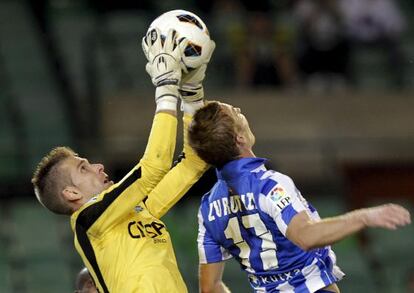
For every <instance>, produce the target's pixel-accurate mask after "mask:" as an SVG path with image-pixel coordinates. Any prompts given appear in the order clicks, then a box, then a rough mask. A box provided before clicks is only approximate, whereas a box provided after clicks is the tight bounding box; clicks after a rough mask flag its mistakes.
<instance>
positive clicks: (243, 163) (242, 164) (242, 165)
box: [216, 158, 267, 181]
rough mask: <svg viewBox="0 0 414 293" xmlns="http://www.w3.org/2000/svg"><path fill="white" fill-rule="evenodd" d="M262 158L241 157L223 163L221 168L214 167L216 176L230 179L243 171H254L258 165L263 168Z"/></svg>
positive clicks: (263, 160)
mask: <svg viewBox="0 0 414 293" xmlns="http://www.w3.org/2000/svg"><path fill="white" fill-rule="evenodd" d="M266 161H267V159H264V158H241V159H237V160H233V161H231V162H229V163H227V164H225V165H224V166H223V167H222V168H220V169H216V172H217V178H218V179H221V180H224V181H231V180H233V179H235V178H238V177H240V176H241V175H242V174H243V173H246V172H249V173H250V172H252V171H255V169H258V168H260V167H263V169H264V163H265V162H266Z"/></svg>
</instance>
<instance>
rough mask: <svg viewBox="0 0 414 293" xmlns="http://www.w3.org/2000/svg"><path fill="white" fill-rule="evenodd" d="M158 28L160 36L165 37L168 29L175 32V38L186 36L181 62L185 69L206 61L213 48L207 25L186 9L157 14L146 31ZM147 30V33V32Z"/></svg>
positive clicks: (193, 67) (195, 66)
mask: <svg viewBox="0 0 414 293" xmlns="http://www.w3.org/2000/svg"><path fill="white" fill-rule="evenodd" d="M154 28H158V29H159V30H160V31H161V38H165V37H166V35H167V33H168V31H169V30H170V29H174V30H175V31H176V32H177V39H178V40H180V39H181V38H184V37H185V38H187V39H188V41H189V43H188V45H187V47H186V48H185V50H184V56H183V57H182V62H183V63H184V65H185V67H186V68H187V70H192V69H195V68H197V67H199V66H200V65H202V64H204V63H207V62H208V61H209V59H210V57H211V54H212V50H213V49H214V47H213V45H212V42H211V40H210V34H209V32H208V29H207V26H206V25H205V24H204V22H203V21H202V20H201V18H200V17H198V16H197V15H195V14H194V13H192V12H189V11H186V10H172V11H168V12H165V13H164V14H161V15H160V16H158V17H157V18H156V19H155V20H154V21H153V22H152V23H151V25H150V27H149V29H148V32H150V31H151V30H152V29H154ZM148 32H147V33H148Z"/></svg>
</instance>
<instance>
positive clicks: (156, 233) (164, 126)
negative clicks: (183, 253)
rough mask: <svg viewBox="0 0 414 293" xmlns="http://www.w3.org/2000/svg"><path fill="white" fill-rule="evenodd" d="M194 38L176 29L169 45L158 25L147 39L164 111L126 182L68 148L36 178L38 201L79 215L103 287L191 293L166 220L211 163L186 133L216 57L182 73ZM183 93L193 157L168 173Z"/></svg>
mask: <svg viewBox="0 0 414 293" xmlns="http://www.w3.org/2000/svg"><path fill="white" fill-rule="evenodd" d="M186 43H187V41H186V40H184V41H182V42H181V43H179V44H177V42H176V38H175V34H174V33H173V32H172V31H170V32H169V33H168V35H167V37H166V39H165V41H164V42H161V36H160V32H159V31H158V30H153V31H151V32H150V33H149V34H148V35H147V36H146V37H144V39H143V48H144V52H145V55H146V57H147V58H148V61H149V62H148V64H147V66H146V69H147V72H148V73H149V74H150V76H151V78H152V82H153V84H154V85H155V87H156V90H155V101H156V114H155V117H154V120H153V124H152V129H151V133H150V136H149V140H148V144H147V147H146V150H145V153H144V156H143V157H142V159H141V160H140V161H139V163H138V164H137V165H136V166H135V167H134V168H133V169H132V170H131V171H130V172H129V173H128V174H127V175H126V176H125V177H124V178H123V179H122V180H121V181H120V182H118V183H116V184H114V183H113V182H112V181H111V180H110V179H109V177H108V175H107V174H106V173H105V171H104V167H103V165H101V164H92V163H90V162H89V161H88V160H87V159H85V158H82V157H79V156H78V155H77V154H76V153H75V152H73V151H72V150H71V149H69V148H67V147H58V148H55V149H54V150H52V151H51V152H50V153H49V154H48V155H47V156H45V157H44V158H43V159H42V160H41V162H40V163H39V165H38V167H37V169H36V171H35V173H34V175H33V179H32V183H33V185H34V189H35V194H36V196H37V198H38V200H39V201H40V202H41V203H42V204H43V205H44V206H45V207H46V208H48V209H49V210H51V211H52V212H54V213H57V214H65V215H71V227H72V229H73V232H74V234H75V240H74V243H75V247H76V250H77V251H78V253H79V254H80V256H81V257H82V260H83V262H84V264H85V265H86V267H87V268H88V270H89V272H90V274H91V276H92V278H93V280H94V282H95V285H96V287H97V288H98V290H99V292H120V293H124V292H165V289H166V288H168V291H169V292H187V289H186V286H185V284H184V282H183V279H182V277H181V274H180V272H179V269H178V266H177V263H176V259H175V255H174V251H173V247H172V244H171V238H170V236H169V233H168V231H167V229H166V227H165V225H164V223H163V222H162V221H161V220H160V218H161V217H162V216H163V215H164V214H165V213H166V212H167V211H168V210H169V209H170V208H171V207H172V206H173V205H174V204H175V203H176V202H177V201H178V200H179V199H180V198H181V197H182V196H183V195H184V194H185V193H186V192H187V191H188V189H189V188H190V187H191V186H192V185H193V184H194V183H195V182H196V181H197V180H198V179H199V178H200V176H201V175H202V174H203V172H204V171H205V170H206V167H207V165H206V164H205V163H204V162H203V161H202V160H201V159H200V158H199V157H197V156H196V155H195V153H194V152H193V150H192V149H191V148H190V147H189V146H188V144H187V136H186V134H185V133H186V129H187V127H188V124H189V122H190V120H191V115H192V113H194V111H195V110H197V109H198V108H199V107H201V106H202V105H203V99H202V86H201V82H202V80H203V78H204V72H205V69H206V64H207V63H208V61H209V60H206V62H205V65H203V66H202V67H200V68H198V69H196V70H195V71H193V72H192V73H191V74H182V69H181V64H180V60H181V57H182V54H183V49H184V48H185V46H186ZM212 48H213V49H214V43H213V46H212ZM212 51H213V50H212ZM212 51H211V53H212ZM209 56H211V54H210V55H209ZM208 59H209V58H208ZM179 90H182V91H183V94H184V93H187V95H185V98H184V100H183V101H182V109H183V111H184V115H183V116H184V117H183V120H184V153H185V158H184V159H183V160H182V161H181V162H180V163H178V164H177V165H176V166H175V167H174V168H172V169H171V170H170V171H168V170H169V169H170V167H171V164H172V157H173V154H174V148H175V140H176V131H177V130H176V127H177V118H176V107H177V102H178V97H179V96H180V94H179Z"/></svg>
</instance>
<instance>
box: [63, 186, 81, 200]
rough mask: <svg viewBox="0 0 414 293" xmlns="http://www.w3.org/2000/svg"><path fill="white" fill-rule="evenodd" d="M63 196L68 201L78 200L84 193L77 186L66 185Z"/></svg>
mask: <svg viewBox="0 0 414 293" xmlns="http://www.w3.org/2000/svg"><path fill="white" fill-rule="evenodd" d="M62 196H63V198H64V199H66V200H67V201H77V200H79V199H81V198H82V193H81V191H80V190H79V189H78V188H76V187H75V186H66V187H65V188H64V189H63V191H62Z"/></svg>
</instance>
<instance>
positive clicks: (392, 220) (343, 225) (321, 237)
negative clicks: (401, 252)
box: [286, 204, 411, 250]
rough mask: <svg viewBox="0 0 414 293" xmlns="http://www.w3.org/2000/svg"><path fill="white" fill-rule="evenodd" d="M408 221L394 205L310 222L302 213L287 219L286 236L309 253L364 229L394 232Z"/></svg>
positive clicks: (405, 214) (408, 218)
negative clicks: (370, 228) (383, 229)
mask: <svg viewBox="0 0 414 293" xmlns="http://www.w3.org/2000/svg"><path fill="white" fill-rule="evenodd" d="M410 222H411V219H410V213H409V212H408V210H406V209H405V208H403V207H402V206H399V205H395V204H386V205H381V206H377V207H372V208H365V209H360V210H355V211H352V212H349V213H346V214H343V215H340V216H337V217H332V218H326V219H322V220H320V221H314V220H312V219H311V218H310V217H309V216H308V214H307V213H306V211H302V212H300V213H298V214H297V215H296V216H294V217H293V219H292V220H291V222H290V224H289V225H288V228H287V232H286V236H287V238H288V239H289V240H291V241H292V242H294V243H295V244H296V245H298V246H300V247H301V248H302V249H304V250H309V249H313V248H317V247H323V246H325V245H331V244H334V243H335V242H338V241H339V240H342V239H343V238H345V237H347V236H349V235H351V234H354V233H356V232H358V231H360V230H362V229H364V228H367V227H379V228H385V229H390V230H395V229H397V228H398V227H400V226H405V225H407V224H409V223H410Z"/></svg>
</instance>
